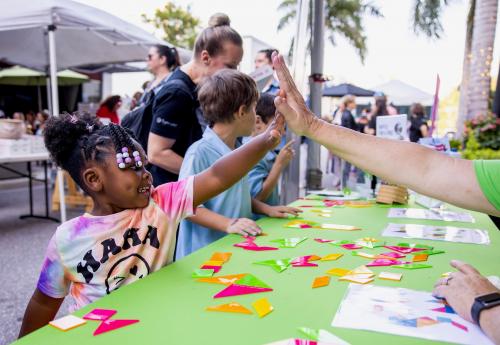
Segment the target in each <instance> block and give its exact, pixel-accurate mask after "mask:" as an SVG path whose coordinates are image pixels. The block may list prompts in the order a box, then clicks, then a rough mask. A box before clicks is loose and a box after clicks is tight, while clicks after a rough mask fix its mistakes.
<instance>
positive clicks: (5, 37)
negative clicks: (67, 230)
mask: <svg viewBox="0 0 500 345" xmlns="http://www.w3.org/2000/svg"><path fill="white" fill-rule="evenodd" d="M154 44H165V42H163V41H161V40H159V39H157V38H155V37H154V36H153V35H151V34H149V33H148V32H146V31H144V30H142V29H140V28H138V27H136V26H134V25H132V24H130V23H127V22H125V21H123V20H121V19H120V18H118V17H115V16H113V15H111V14H109V13H107V12H104V11H101V10H98V9H96V8H94V7H91V6H88V5H84V4H81V3H78V2H74V1H70V0H37V1H33V0H2V1H1V2H0V47H2V48H1V50H0V61H1V60H3V61H5V62H7V63H11V64H16V65H22V66H25V67H29V68H32V69H36V70H38V71H42V72H45V73H47V74H49V75H50V89H51V99H52V103H51V105H52V109H51V110H52V115H54V116H57V115H58V114H59V103H58V90H57V78H56V71H57V70H64V69H67V68H69V67H76V66H80V65H88V64H93V63H119V62H129V61H139V60H143V59H144V57H145V56H146V54H147V50H148V48H149V46H151V45H154ZM59 175H61V174H59ZM58 181H59V182H58V183H59V191H60V193H61V198H60V200H61V220H62V221H63V222H64V221H65V220H66V208H65V205H64V194H63V193H64V186H63V185H62V183H63V182H62V178H61V176H60V177H59V179H58Z"/></svg>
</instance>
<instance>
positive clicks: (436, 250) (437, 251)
mask: <svg viewBox="0 0 500 345" xmlns="http://www.w3.org/2000/svg"><path fill="white" fill-rule="evenodd" d="M444 252H445V251H444V250H439V249H427V250H423V251H421V252H418V254H427V255H435V254H443V253H444Z"/></svg>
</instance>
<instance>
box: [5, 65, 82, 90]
mask: <svg viewBox="0 0 500 345" xmlns="http://www.w3.org/2000/svg"><path fill="white" fill-rule="evenodd" d="M88 80H89V77H87V76H86V75H83V74H80V73H77V72H73V71H70V70H64V71H61V72H59V73H57V84H58V85H59V86H71V85H80V84H82V83H85V82H86V81H88ZM0 84H2V85H17V86H43V85H46V84H47V76H46V75H45V73H42V72H38V71H35V70H32V69H29V68H24V67H20V66H14V67H12V68H7V69H4V70H1V71H0Z"/></svg>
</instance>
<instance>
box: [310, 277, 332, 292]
mask: <svg viewBox="0 0 500 345" xmlns="http://www.w3.org/2000/svg"><path fill="white" fill-rule="evenodd" d="M328 284H330V277H329V276H322V277H317V278H314V281H313V283H312V287H313V289H314V288H319V287H323V286H328Z"/></svg>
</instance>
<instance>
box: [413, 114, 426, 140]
mask: <svg viewBox="0 0 500 345" xmlns="http://www.w3.org/2000/svg"><path fill="white" fill-rule="evenodd" d="M410 123H411V125H410V131H409V132H410V141H411V142H413V143H417V142H418V140H419V139H420V138H423V137H424V136H423V135H422V131H421V130H420V127H422V125H424V126H426V127H427V122H425V120H424V118H423V117H422V116H410Z"/></svg>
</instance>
